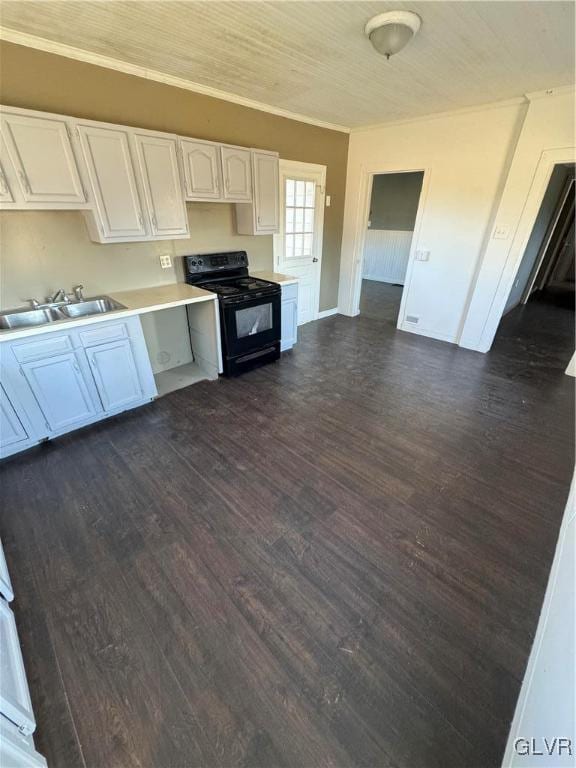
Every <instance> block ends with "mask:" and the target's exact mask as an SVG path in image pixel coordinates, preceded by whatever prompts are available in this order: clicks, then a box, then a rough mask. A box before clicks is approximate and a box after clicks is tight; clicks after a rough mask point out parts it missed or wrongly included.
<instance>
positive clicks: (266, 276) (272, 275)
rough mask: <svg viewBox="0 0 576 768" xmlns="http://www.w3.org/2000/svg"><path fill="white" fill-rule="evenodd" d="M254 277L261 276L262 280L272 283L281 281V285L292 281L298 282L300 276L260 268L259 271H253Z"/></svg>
mask: <svg viewBox="0 0 576 768" xmlns="http://www.w3.org/2000/svg"><path fill="white" fill-rule="evenodd" d="M250 274H251V275H252V277H259V278H260V280H268V282H270V283H279V284H280V285H290V284H291V283H297V282H298V278H297V277H294V275H283V274H282V273H281V272H267V271H266V270H258V272H252V270H250Z"/></svg>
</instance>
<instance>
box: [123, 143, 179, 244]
mask: <svg viewBox="0 0 576 768" xmlns="http://www.w3.org/2000/svg"><path fill="white" fill-rule="evenodd" d="M134 142H135V145H136V154H137V157H138V162H139V165H140V172H141V173H142V179H143V182H144V194H145V197H146V204H147V206H148V213H149V216H150V222H151V224H152V236H153V237H154V238H156V239H165V238H167V237H176V236H186V235H188V216H187V215H186V204H185V203H184V196H183V193H182V182H181V179H180V169H179V167H178V154H177V146H178V145H177V140H176V138H175V137H174V138H171V137H165V136H154V135H152V134H147V133H135V134H134Z"/></svg>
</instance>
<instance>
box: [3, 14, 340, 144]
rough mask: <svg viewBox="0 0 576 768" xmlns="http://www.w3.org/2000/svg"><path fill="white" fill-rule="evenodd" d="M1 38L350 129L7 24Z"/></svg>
mask: <svg viewBox="0 0 576 768" xmlns="http://www.w3.org/2000/svg"><path fill="white" fill-rule="evenodd" d="M0 40H5V41H6V42H8V43H15V44H16V45H23V46H25V47H27V48H35V49H36V50H38V51H44V52H45V53H54V54H56V55H57V56H65V57H66V58H67V59H75V60H76V61H83V62H84V63H86V64H94V65H95V66H97V67H105V68H106V69H113V70H115V71H116V72H123V73H124V74H125V75H134V76H135V77H142V78H144V79H145V80H154V81H155V82H157V83H164V85H171V86H173V87H174V88H182V89H184V90H186V91H193V92H194V93H201V94H203V95H204V96H212V97H213V98H215V99H221V100H223V101H229V102H231V103H233V104H239V105H240V106H242V107H248V108H250V109H257V110H259V111H260V112H268V113H269V114H271V115H277V116H278V117H285V118H287V119H288V120H296V121H297V122H299V123H308V124H309V125H315V126H317V127H318V128H326V129H327V130H329V131H340V132H341V133H350V128H348V127H347V126H345V125H338V124H336V123H329V122H326V121H324V120H317V119H316V118H313V117H308V116H307V115H301V114H299V113H298V112H290V111H289V110H287V109H282V108H280V107H274V106H272V105H271V104H264V103H263V102H261V101H255V100H254V99H248V98H245V97H244V96H238V95H237V94H235V93H230V92H229V91H221V90H220V89H218V88H212V87H211V86H209V85H202V83H195V82H193V81H192V80H186V79H185V78H183V77H177V76H175V75H168V74H165V73H164V72H158V71H157V70H155V69H148V68H147V67H142V66H140V65H139V64H130V63H129V62H127V61H121V60H120V59H114V58H112V57H111V56H104V55H102V54H100V53H93V52H91V51H86V50H84V49H83V48H75V47H74V46H72V45H66V44H65V43H57V42H55V41H53V40H47V39H46V38H44V37H38V36H37V35H29V34H28V33H26V32H18V31H17V30H15V29H9V28H8V27H3V26H0Z"/></svg>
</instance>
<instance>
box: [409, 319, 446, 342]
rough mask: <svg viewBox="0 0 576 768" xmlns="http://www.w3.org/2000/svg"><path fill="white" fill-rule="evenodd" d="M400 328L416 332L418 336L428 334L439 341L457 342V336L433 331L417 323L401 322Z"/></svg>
mask: <svg viewBox="0 0 576 768" xmlns="http://www.w3.org/2000/svg"><path fill="white" fill-rule="evenodd" d="M399 330H400V331H407V332H408V333H415V334H417V335H418V336H427V337H428V338H429V339H436V340H437V341H447V342H448V343H449V344H456V343H457V340H456V337H455V336H449V335H448V334H445V333H436V331H431V330H429V329H427V328H419V327H418V325H417V324H416V323H407V322H406V321H404V322H403V323H401V324H400V326H399Z"/></svg>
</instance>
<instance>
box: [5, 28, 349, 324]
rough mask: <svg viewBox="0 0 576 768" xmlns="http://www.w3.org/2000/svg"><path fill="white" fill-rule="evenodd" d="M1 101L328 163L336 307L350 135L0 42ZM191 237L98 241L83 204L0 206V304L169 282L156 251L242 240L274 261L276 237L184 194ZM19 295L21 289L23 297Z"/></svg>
mask: <svg viewBox="0 0 576 768" xmlns="http://www.w3.org/2000/svg"><path fill="white" fill-rule="evenodd" d="M0 62H1V64H2V74H1V83H0V85H1V93H0V101H1V103H2V104H5V105H8V106H17V107H24V108H29V109H39V110H43V111H49V112H56V113H61V114H67V115H73V116H75V117H84V118H88V119H93V120H103V121H108V122H112V123H121V124H124V125H133V126H139V127H143V128H149V129H153V130H160V131H172V132H175V133H180V134H183V135H189V136H193V137H196V138H203V139H211V140H215V141H224V142H230V143H232V144H239V145H243V146H251V147H255V148H259V149H270V150H276V151H278V152H279V153H280V156H281V157H282V158H285V159H288V160H301V161H303V162H312V163H320V164H322V165H326V166H327V180H326V192H327V194H329V195H330V197H331V207H330V208H327V209H326V211H325V219H324V245H323V257H322V278H321V288H320V309H330V308H332V307H334V306H336V303H337V296H338V277H339V262H340V245H341V237H342V220H343V214H344V191H345V182H346V157H347V151H348V135H347V134H345V133H341V132H338V131H330V130H326V129H324V128H317V127H315V126H312V125H308V124H306V123H300V122H297V121H294V120H288V119H286V118H282V117H278V116H276V115H270V114H268V113H265V112H259V111H257V110H253V109H249V108H247V107H242V106H239V105H237V104H232V103H229V102H226V101H221V100H219V99H214V98H211V97H209V96H203V95H201V94H196V93H192V92H190V91H184V90H181V89H178V88H174V87H172V86H167V85H164V84H162V83H156V82H152V81H150V80H144V79H142V78H138V77H134V76H132V75H125V74H122V73H119V72H115V71H113V70H108V69H105V68H102V67H96V66H94V65H92V64H84V63H82V62H78V61H73V60H71V59H67V58H64V57H61V56H55V55H53V54H48V53H43V52H41V51H35V50H33V49H31V48H25V47H23V46H18V45H13V44H11V43H6V42H0ZM187 208H188V215H189V218H190V227H191V233H192V236H191V238H190V240H189V241H186V240H178V241H173V242H170V241H165V242H159V243H134V244H132V245H98V244H95V243H92V242H91V241H90V240H89V239H88V235H87V233H86V229H85V225H84V221H83V219H82V216H81V214H80V213H76V212H74V213H61V212H57V213H56V212H54V213H48V212H32V213H17V212H3V213H0V226H1V236H2V274H1V277H2V293H1V294H0V300H1V301H2V305H3V306H6V304H7V303H13V302H15V303H18V300H19V299H20V298H26V297H28V296H30V295H44V294H45V293H46V292H47V291H49V290H51V289H52V288H54V287H60V284H63V285H64V286H65V287H68V286H70V285H71V284H72V283H73V282H75V281H82V282H84V284H85V285H86V287H87V289H88V291H89V292H96V291H97V290H109V291H111V290H116V289H117V290H120V289H122V288H128V287H134V288H136V287H139V286H144V285H154V284H158V283H161V282H170V281H173V280H174V279H175V277H176V276H177V275H176V273H175V272H173V271H172V270H161V269H160V266H159V264H158V258H157V257H158V255H159V254H160V253H169V252H170V253H176V254H184V253H190V252H194V251H196V250H205V251H209V250H218V249H219V248H239V249H240V248H244V249H246V250H247V251H248V254H249V257H250V262H251V265H252V266H253V267H254V268H255V269H257V268H259V269H267V268H271V267H272V238H271V237H265V236H264V237H245V236H240V235H236V234H235V233H234V229H233V223H232V216H233V207H232V206H231V205H227V204H219V205H216V204H214V205H212V204H207V203H188V204H187ZM22 294H23V296H22Z"/></svg>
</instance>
